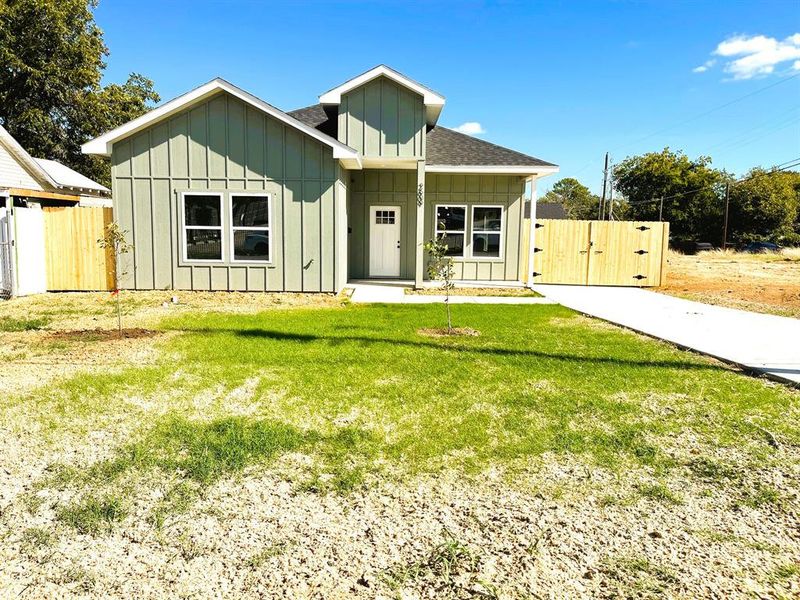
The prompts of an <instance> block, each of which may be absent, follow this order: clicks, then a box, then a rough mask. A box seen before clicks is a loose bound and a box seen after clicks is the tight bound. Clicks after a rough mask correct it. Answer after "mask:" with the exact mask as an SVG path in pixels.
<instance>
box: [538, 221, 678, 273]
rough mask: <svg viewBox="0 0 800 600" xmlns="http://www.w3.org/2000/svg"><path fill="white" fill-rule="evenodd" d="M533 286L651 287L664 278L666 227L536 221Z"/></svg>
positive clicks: (636, 223)
mask: <svg viewBox="0 0 800 600" xmlns="http://www.w3.org/2000/svg"><path fill="white" fill-rule="evenodd" d="M534 235H535V239H534V247H535V248H534V262H533V271H534V279H533V282H534V283H565V284H575V285H619V286H640V287H654V286H659V285H661V283H662V281H664V276H665V272H664V271H665V261H666V251H667V244H668V241H669V223H663V222H658V221H567V220H553V219H542V220H537V221H536V230H535V234H534Z"/></svg>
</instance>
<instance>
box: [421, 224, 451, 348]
mask: <svg viewBox="0 0 800 600" xmlns="http://www.w3.org/2000/svg"><path fill="white" fill-rule="evenodd" d="M446 237H447V234H446V233H443V234H441V235H440V236H438V237H436V238H434V239H432V240H430V241H428V242H426V243H425V251H426V252H427V253H428V257H429V259H430V260H429V261H428V277H430V278H431V280H433V281H441V282H442V289H443V290H444V306H445V310H446V311H447V335H451V334H452V333H453V319H452V318H451V316H450V292H451V291H453V289H454V288H455V287H456V286H455V283H453V277H455V269H454V268H453V258H452V257H451V256H448V255H447V249H448V246H447V243H446V241H445V238H446Z"/></svg>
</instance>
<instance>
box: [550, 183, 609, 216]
mask: <svg viewBox="0 0 800 600" xmlns="http://www.w3.org/2000/svg"><path fill="white" fill-rule="evenodd" d="M539 202H554V203H556V204H560V205H561V206H563V207H564V210H565V211H566V213H567V216H568V217H569V218H570V219H583V220H591V219H596V218H597V209H598V206H599V204H600V197H599V196H597V195H596V194H592V192H590V191H589V188H588V187H586V186H585V185H583V184H582V183H581V182H580V181H578V180H577V179H575V178H574V177H565V178H564V179H560V180H559V181H556V182H555V184H553V187H552V188H551V189H550V191H549V192H547V193H546V194H545V195H544V196H542V197H541V199H540V200H539Z"/></svg>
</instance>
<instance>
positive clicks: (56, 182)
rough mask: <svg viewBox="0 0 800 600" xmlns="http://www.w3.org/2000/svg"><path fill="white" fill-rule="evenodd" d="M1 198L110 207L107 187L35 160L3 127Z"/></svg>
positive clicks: (50, 162) (58, 165) (0, 129)
mask: <svg viewBox="0 0 800 600" xmlns="http://www.w3.org/2000/svg"><path fill="white" fill-rule="evenodd" d="M0 196H2V197H6V198H9V197H10V198H12V199H15V200H16V201H17V202H21V203H23V204H29V203H35V204H39V205H42V206H111V190H109V189H108V188H107V187H105V186H103V185H101V184H99V183H97V182H96V181H92V180H91V179H89V178H88V177H85V176H83V175H81V174H80V173H78V172H77V171H74V170H72V169H70V168H69V167H67V166H65V165H62V164H61V163H59V162H56V161H54V160H47V159H44V158H34V157H32V156H31V155H30V154H29V153H28V152H27V151H26V150H25V149H24V148H23V147H22V146H21V145H20V144H19V142H17V140H15V139H14V138H13V137H12V135H11V134H10V133H9V132H8V131H7V130H6V129H5V128H4V127H3V126H2V125H0ZM0 204H2V202H0Z"/></svg>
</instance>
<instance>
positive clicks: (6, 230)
mask: <svg viewBox="0 0 800 600" xmlns="http://www.w3.org/2000/svg"><path fill="white" fill-rule="evenodd" d="M10 222H11V219H9V218H8V209H7V208H5V207H0V300H7V299H8V298H10V297H11V293H12V291H13V284H12V277H13V275H14V271H13V266H12V262H13V253H12V252H11V230H10V227H9V225H10Z"/></svg>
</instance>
